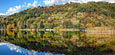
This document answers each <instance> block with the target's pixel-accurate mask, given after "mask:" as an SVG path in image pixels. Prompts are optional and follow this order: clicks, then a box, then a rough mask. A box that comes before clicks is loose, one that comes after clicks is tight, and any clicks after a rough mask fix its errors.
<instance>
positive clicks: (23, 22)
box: [1, 2, 115, 28]
mask: <svg viewBox="0 0 115 55" xmlns="http://www.w3.org/2000/svg"><path fill="white" fill-rule="evenodd" d="M80 21H81V22H80ZM4 24H5V27H3V28H7V27H8V26H11V27H12V28H58V27H59V28H78V27H79V24H80V26H81V27H87V28H88V27H102V26H113V25H114V24H115V3H107V2H89V3H84V4H80V3H70V4H68V3H67V4H64V5H53V6H48V7H37V8H30V9H27V10H24V11H21V12H19V13H16V14H13V15H11V16H9V17H7V18H5V21H4V22H1V25H4ZM6 26H7V27H6Z"/></svg>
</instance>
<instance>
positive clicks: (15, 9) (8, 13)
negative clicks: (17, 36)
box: [6, 5, 22, 15]
mask: <svg viewBox="0 0 115 55" xmlns="http://www.w3.org/2000/svg"><path fill="white" fill-rule="evenodd" d="M21 8H22V6H21V5H19V6H15V7H11V8H9V9H8V11H7V12H6V15H11V14H14V13H17V12H19V10H20V9H21Z"/></svg>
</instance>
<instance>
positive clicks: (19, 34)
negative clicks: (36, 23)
mask: <svg viewBox="0 0 115 55" xmlns="http://www.w3.org/2000/svg"><path fill="white" fill-rule="evenodd" d="M98 29H101V31H98V32H97V31H95V30H97V28H93V29H92V30H93V31H89V30H90V29H87V30H88V31H85V32H84V31H82V30H81V31H76V30H77V29H76V30H74V29H60V30H61V31H58V30H57V31H33V30H26V31H25V30H24V31H23V30H21V31H20V30H1V31H0V42H2V43H0V55H54V54H55V55H64V54H65V55H68V54H70V55H93V54H95V55H103V54H104V55H106V54H107V53H106V51H109V52H110V54H113V52H114V51H113V50H110V49H103V48H106V46H104V47H103V46H95V45H96V44H95V43H101V42H103V41H106V40H107V39H108V40H109V39H110V40H112V39H114V38H115V32H114V31H105V29H102V28H98ZM70 30H71V31H70ZM73 30H74V31H73ZM94 31H95V32H94ZM102 31H104V32H102ZM5 41H7V42H8V43H7V42H6V43H3V42H5ZM111 43H113V45H112V46H114V40H113V42H111ZM89 46H90V47H89ZM100 49H102V50H103V52H101V51H99V50H100Z"/></svg>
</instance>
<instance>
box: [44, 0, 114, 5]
mask: <svg viewBox="0 0 115 55" xmlns="http://www.w3.org/2000/svg"><path fill="white" fill-rule="evenodd" d="M90 1H95V2H98V1H106V2H110V3H115V0H44V1H43V2H44V4H45V5H53V4H57V3H62V4H65V3H70V2H75V3H87V2H90Z"/></svg>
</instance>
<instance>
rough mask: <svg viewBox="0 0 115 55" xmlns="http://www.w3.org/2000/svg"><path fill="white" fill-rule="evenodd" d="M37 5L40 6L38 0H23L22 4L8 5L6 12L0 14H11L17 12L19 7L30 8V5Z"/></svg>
mask: <svg viewBox="0 0 115 55" xmlns="http://www.w3.org/2000/svg"><path fill="white" fill-rule="evenodd" d="M37 6H41V5H40V4H39V3H38V1H35V0H34V2H33V3H26V2H24V4H22V5H16V6H14V7H10V8H9V9H8V10H7V11H6V13H0V15H12V14H14V13H17V12H19V11H20V10H21V9H23V8H30V7H37Z"/></svg>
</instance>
